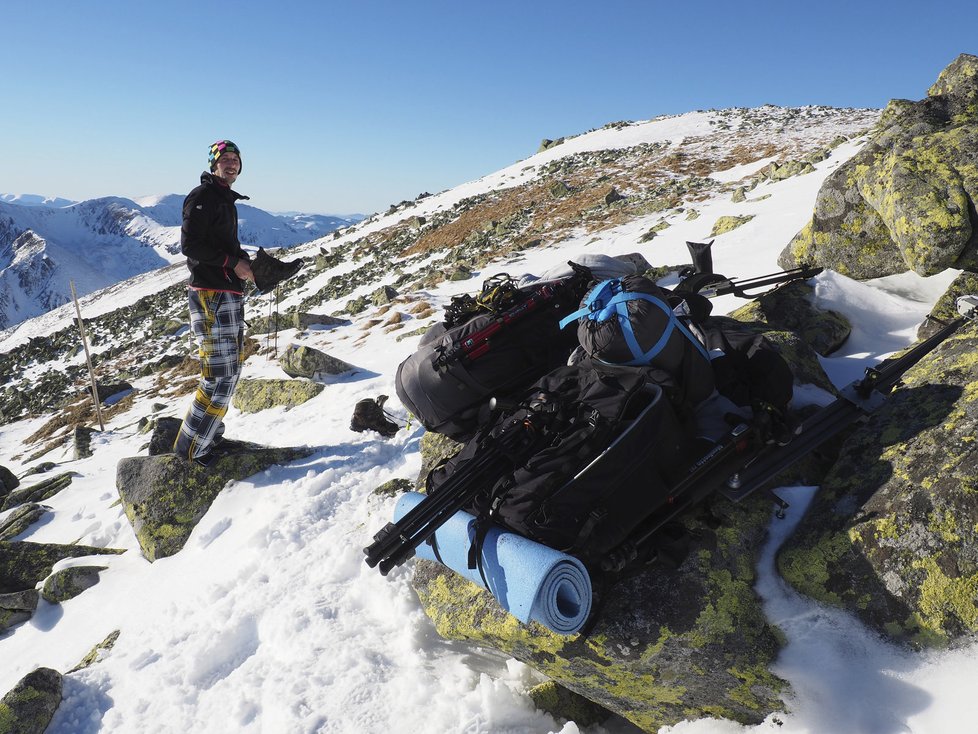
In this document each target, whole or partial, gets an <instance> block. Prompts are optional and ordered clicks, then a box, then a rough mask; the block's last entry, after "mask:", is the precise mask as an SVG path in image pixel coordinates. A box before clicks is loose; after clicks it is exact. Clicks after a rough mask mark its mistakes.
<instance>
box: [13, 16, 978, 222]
mask: <svg viewBox="0 0 978 734" xmlns="http://www.w3.org/2000/svg"><path fill="white" fill-rule="evenodd" d="M930 8H933V9H930ZM976 29H978V2H975V0H949V1H947V2H943V3H937V4H933V5H929V4H925V3H921V2H919V0H917V1H916V2H905V1H904V0H892V1H890V2H881V1H876V0H873V1H871V2H861V1H860V0H855V1H852V0H850V1H848V2H837V1H836V0H823V1H822V2H817V3H811V2H804V3H803V2H792V1H791V0H780V1H778V2H775V1H773V0H772V1H767V0H761V1H753V0H741V1H740V2H730V1H729V0H728V1H726V2H723V1H719V0H717V1H711V2H705V1H703V0H687V1H685V2H680V0H673V1H672V2H657V1H653V0H645V1H642V0H630V1H627V0H603V1H602V2H599V1H598V0H590V1H589V2H581V1H578V0H561V1H559V2H558V1H551V0H520V1H516V0H488V1H487V2H474V1H471V0H451V1H442V0H437V1H428V0H414V1H413V2H393V1H391V0H345V1H344V2H332V1H329V0H324V1H322V2H304V1H303V2H300V1H298V0H261V1H257V2H252V1H250V0H238V1H237V2H223V3H217V2H209V1H208V0H196V1H194V2H186V1H184V0H174V1H170V0H157V1H156V2H144V1H143V0H128V1H127V2H120V1H119V0H90V1H86V2H82V1H81V0H72V1H70V2H69V1H66V0H46V1H45V2H36V3H35V2H29V0H21V1H17V0H15V1H14V2H9V3H7V2H5V3H4V7H3V9H2V13H0V69H2V73H0V80H2V81H0V90H2V94H0V99H2V101H3V104H2V107H0V193H14V194H28V193H30V194H44V195H47V196H62V197H66V198H70V199H85V198H92V197H96V196H107V195H118V196H127V197H138V196H143V195H148V194H164V193H181V194H183V193H186V192H187V191H188V190H189V189H190V188H192V187H193V186H194V185H195V184H196V181H197V177H198V175H199V173H200V172H201V171H202V170H204V167H205V163H206V150H207V147H208V145H209V144H210V143H211V142H213V141H214V140H216V139H218V138H225V137H226V138H231V139H232V140H234V141H235V142H237V143H238V145H239V146H240V147H241V149H242V153H243V161H244V167H243V172H242V175H241V177H240V178H239V179H238V182H237V185H236V188H237V189H238V190H240V191H241V192H242V193H245V194H248V195H250V196H251V197H252V202H251V203H253V204H254V205H256V206H259V207H261V208H263V209H268V210H272V211H285V210H299V211H305V212H319V213H334V214H347V213H353V212H363V213H370V212H373V211H378V210H382V209H385V208H386V207H387V206H388V205H389V204H391V203H394V202H397V201H400V200H402V199H412V198H414V197H415V196H416V195H417V194H419V193H421V192H423V191H429V192H432V193H435V192H437V191H441V190H443V189H446V188H450V187H452V186H455V185H457V184H460V183H463V182H465V181H468V180H471V179H474V178H478V177H479V176H482V175H484V174H486V173H490V172H492V171H495V170H498V169H500V168H503V167H505V166H507V165H509V164H511V163H514V162H515V161H517V160H520V159H522V158H525V157H526V156H528V155H531V154H532V153H534V152H535V151H536V149H537V147H538V146H539V143H540V140H541V139H542V138H545V137H546V138H556V137H559V136H562V135H573V134H577V133H581V132H585V131H586V130H588V129H591V128H595V127H601V126H602V125H604V124H606V123H608V122H613V121H616V120H645V119H649V118H651V117H655V116H656V115H660V114H674V113H682V112H688V111H691V110H696V109H709V108H723V107H752V106H757V105H761V104H764V103H773V104H779V105H806V104H825V105H832V106H839V107H849V106H852V107H882V106H884V105H885V104H886V103H887V101H888V100H890V99H892V98H897V97H902V98H908V99H920V98H922V97H924V96H925V94H926V91H927V88H928V87H929V86H930V85H931V84H932V83H933V82H934V81H935V79H936V78H937V75H938V74H939V73H940V71H941V70H942V69H943V68H944V67H945V66H946V65H947V64H949V63H950V62H951V61H952V60H953V59H954V58H955V57H956V56H957V55H958V54H959V53H963V52H964V53H978V40H976V35H975V34H976V32H978V30H976Z"/></svg>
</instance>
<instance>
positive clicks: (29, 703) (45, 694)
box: [0, 668, 62, 734]
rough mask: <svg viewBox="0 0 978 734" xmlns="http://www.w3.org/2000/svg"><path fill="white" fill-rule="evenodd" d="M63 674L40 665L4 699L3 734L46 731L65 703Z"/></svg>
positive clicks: (0, 704) (0, 732)
mask: <svg viewBox="0 0 978 734" xmlns="http://www.w3.org/2000/svg"><path fill="white" fill-rule="evenodd" d="M61 689H62V680H61V673H59V672H58V671H56V670H52V669H51V668H38V669H37V670H34V671H33V672H31V673H28V674H27V675H25V676H24V677H23V678H21V679H20V681H19V682H18V683H17V685H15V686H14V687H13V688H12V689H11V690H10V692H9V693H7V695H5V696H4V697H3V698H2V699H0V734H44V731H45V729H47V728H48V725H49V724H50V723H51V719H53V718H54V714H55V712H56V711H57V710H58V706H60V705H61Z"/></svg>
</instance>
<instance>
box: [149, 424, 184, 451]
mask: <svg viewBox="0 0 978 734" xmlns="http://www.w3.org/2000/svg"><path fill="white" fill-rule="evenodd" d="M182 424H183V421H182V420H180V419H179V418H173V417H171V416H165V415H164V416H160V417H158V418H156V419H153V420H151V421H148V422H147V427H151V428H152V431H153V433H152V434H151V435H150V438H149V446H148V447H147V450H148V452H149V455H150V456H159V455H160V454H172V453H173V444H174V443H175V442H176V440H177V435H178V434H179V433H180V426H181V425H182Z"/></svg>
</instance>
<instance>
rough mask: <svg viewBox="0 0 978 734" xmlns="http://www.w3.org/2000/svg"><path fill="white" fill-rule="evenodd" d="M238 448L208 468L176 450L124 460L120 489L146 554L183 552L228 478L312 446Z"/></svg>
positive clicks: (293, 457)
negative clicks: (184, 457)
mask: <svg viewBox="0 0 978 734" xmlns="http://www.w3.org/2000/svg"><path fill="white" fill-rule="evenodd" d="M226 443H230V442H226ZM237 448H238V449H239V450H232V451H230V452H228V453H223V454H222V455H220V456H218V457H217V458H216V459H215V461H214V462H213V463H212V464H211V465H210V466H209V467H207V468H206V469H205V468H203V467H201V466H198V465H196V464H193V463H191V462H188V461H186V460H185V459H182V458H179V457H177V456H176V455H174V454H161V455H158V456H133V457H129V458H125V459H123V460H122V461H120V462H119V464H118V466H117V469H116V488H117V489H118V491H119V497H120V498H121V500H122V507H123V509H124V510H125V513H126V516H127V517H128V518H129V522H131V523H132V526H133V529H134V530H135V532H136V539H137V540H138V541H139V547H140V548H141V549H142V552H143V555H144V556H146V558H147V559H149V560H150V561H155V560H157V559H158V558H164V557H166V556H171V555H173V554H174V553H177V552H178V551H180V549H181V548H183V546H184V544H185V543H186V542H187V539H188V538H189V537H190V533H191V532H192V531H193V529H194V527H196V525H197V523H198V522H200V519H201V518H202V517H203V516H204V514H205V513H206V512H207V510H208V508H210V506H211V504H212V503H213V502H214V499H215V498H216V497H217V495H218V494H219V493H220V491H221V490H222V489H223V488H224V486H225V485H226V484H227V483H228V482H230V481H233V480H240V479H245V478H247V477H250V476H253V475H254V474H257V473H258V472H261V471H264V470H265V469H267V468H268V467H270V466H272V465H274V464H286V463H288V462H290V461H296V460H298V459H301V458H303V457H306V456H309V455H310V454H311V453H312V451H313V450H312V449H310V448H267V447H262V446H256V445H253V444H238V445H237Z"/></svg>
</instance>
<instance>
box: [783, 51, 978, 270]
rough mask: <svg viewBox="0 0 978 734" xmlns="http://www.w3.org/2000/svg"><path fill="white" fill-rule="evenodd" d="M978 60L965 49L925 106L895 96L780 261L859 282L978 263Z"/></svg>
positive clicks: (830, 182)
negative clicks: (977, 222) (975, 217)
mask: <svg viewBox="0 0 978 734" xmlns="http://www.w3.org/2000/svg"><path fill="white" fill-rule="evenodd" d="M976 69H978V57H975V56H971V55H969V54H962V55H961V56H959V57H958V58H957V59H956V60H955V61H954V62H953V63H952V64H951V65H950V66H948V67H947V68H946V69H945V70H944V71H943V72H942V73H941V76H940V78H939V80H938V82H937V83H936V84H935V85H934V86H932V87H931V89H930V90H929V91H928V97H927V98H926V99H924V100H922V101H920V102H908V101H906V100H895V101H894V102H892V103H891V104H890V105H889V107H888V108H887V109H886V110H885V111H884V113H883V115H882V116H881V119H880V126H879V128H878V130H877V132H876V133H875V135H874V136H873V138H872V139H871V140H870V142H869V143H867V145H866V146H865V147H864V148H863V149H862V150H861V151H860V152H859V153H858V154H857V155H856V156H854V157H853V158H851V159H850V160H849V161H847V162H846V163H845V164H843V165H842V166H840V167H839V168H838V169H837V170H836V171H835V172H834V173H833V174H832V175H831V176H829V177H828V178H827V179H826V181H825V182H824V184H823V185H822V188H821V190H820V191H819V193H818V197H817V199H816V202H815V212H814V215H813V218H812V221H811V222H809V223H808V224H807V225H806V226H805V228H804V229H802V231H801V232H799V233H798V234H797V235H796V236H795V237H794V239H792V241H791V242H790V243H789V244H788V246H787V247H786V248H785V250H784V251H783V252H782V253H781V256H780V258H779V260H778V262H779V263H780V264H781V265H782V267H785V268H789V267H794V266H796V265H798V264H801V263H812V264H818V265H823V266H825V267H829V268H832V269H834V270H836V271H838V272H840V273H844V274H845V275H848V276H850V277H852V278H875V277H880V276H883V275H890V274H893V273H900V272H905V271H907V270H913V271H914V272H916V273H918V274H920V275H933V274H935V273H939V272H941V271H943V270H945V269H947V268H949V267H956V268H974V267H976V266H978V233H976V232H974V231H973V229H972V222H971V214H970V212H971V211H972V210H973V209H974V207H975V201H976V196H978V165H976V164H978V154H976V152H975V151H976V150H978V104H976V103H975V100H976V98H978V79H976V74H975V70H976Z"/></svg>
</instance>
